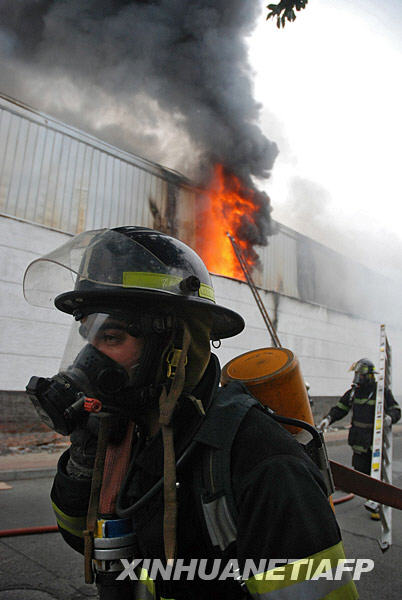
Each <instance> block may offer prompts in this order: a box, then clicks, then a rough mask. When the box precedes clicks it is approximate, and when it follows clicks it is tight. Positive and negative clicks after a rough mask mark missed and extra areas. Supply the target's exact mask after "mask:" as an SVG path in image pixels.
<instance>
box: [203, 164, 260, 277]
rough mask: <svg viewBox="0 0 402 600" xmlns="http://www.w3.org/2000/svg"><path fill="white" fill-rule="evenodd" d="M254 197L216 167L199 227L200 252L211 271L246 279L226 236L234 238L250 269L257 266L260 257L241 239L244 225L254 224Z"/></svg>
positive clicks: (232, 176) (206, 195)
mask: <svg viewBox="0 0 402 600" xmlns="http://www.w3.org/2000/svg"><path fill="white" fill-rule="evenodd" d="M253 194H254V192H253V190H250V189H248V188H246V187H245V186H244V185H243V183H242V182H241V180H240V179H239V178H238V177H236V176H235V175H233V174H231V173H228V172H227V171H226V170H225V168H224V167H223V165H220V164H218V165H215V168H214V174H213V177H212V179H211V184H210V186H209V189H208V190H207V193H206V194H205V197H204V198H203V201H204V206H203V208H202V209H201V210H200V212H199V218H198V220H197V227H196V233H197V250H198V252H199V254H200V255H201V257H202V259H203V261H204V262H205V264H206V266H207V269H208V271H211V272H212V273H217V274H219V275H226V276H228V277H234V278H236V279H242V280H244V279H245V277H244V274H243V271H242V268H241V266H240V264H239V261H238V259H237V257H236V255H235V253H234V250H233V247H232V244H231V242H230V240H229V238H228V236H227V235H226V232H228V233H230V234H231V235H232V236H233V238H234V239H235V241H236V242H237V244H238V246H239V247H240V249H241V250H242V252H243V255H244V257H245V258H246V261H247V263H248V264H249V266H250V267H252V266H253V264H255V261H256V258H257V255H256V253H255V252H254V250H253V248H252V246H251V244H250V242H248V241H247V240H245V239H244V238H242V237H239V233H240V231H241V228H244V224H245V223H247V222H249V223H253V222H254V218H253V217H254V214H255V212H256V210H257V207H256V205H255V204H254V203H253V201H252V199H253Z"/></svg>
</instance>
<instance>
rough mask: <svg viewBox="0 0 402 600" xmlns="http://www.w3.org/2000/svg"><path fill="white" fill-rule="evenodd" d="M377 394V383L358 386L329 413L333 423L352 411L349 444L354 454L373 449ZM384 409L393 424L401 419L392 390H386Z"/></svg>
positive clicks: (349, 391) (350, 390)
mask: <svg viewBox="0 0 402 600" xmlns="http://www.w3.org/2000/svg"><path fill="white" fill-rule="evenodd" d="M376 392H377V383H376V382H375V381H374V382H372V383H368V384H366V385H361V386H358V387H357V388H356V389H354V388H350V389H349V390H348V391H347V392H346V393H345V394H344V395H343V396H342V398H341V399H340V400H339V402H338V403H337V404H336V405H335V406H333V407H332V408H331V410H330V411H329V413H328V415H329V416H330V418H331V420H332V422H333V421H339V419H342V418H343V417H345V416H346V415H347V414H348V412H349V411H350V409H352V426H351V428H350V431H349V436H348V443H349V445H350V446H352V448H353V451H354V452H357V453H366V452H369V451H371V449H372V442H373V428H374V416H375V403H376ZM384 409H385V414H387V415H389V416H390V417H391V419H392V423H396V422H397V421H399V419H400V418H401V409H400V408H399V406H398V403H397V402H396V401H395V399H394V397H393V395H392V392H391V390H389V389H387V388H386V389H385V403H384Z"/></svg>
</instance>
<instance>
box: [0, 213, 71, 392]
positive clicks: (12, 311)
mask: <svg viewBox="0 0 402 600" xmlns="http://www.w3.org/2000/svg"><path fill="white" fill-rule="evenodd" d="M69 237H70V236H69V235H67V234H65V233H60V232H58V231H54V230H51V229H47V228H44V227H40V226H38V225H33V224H29V223H24V222H21V221H18V220H16V219H13V218H7V217H3V216H0V289H1V294H0V390H7V391H8V390H18V391H19V390H24V389H25V386H26V384H27V383H28V380H29V378H30V377H31V375H40V376H44V377H48V376H51V375H54V374H55V373H57V371H58V370H59V363H60V358H61V354H62V351H63V347H64V345H65V341H66V338H67V335H68V332H69V329H70V324H71V317H68V315H64V314H63V313H60V312H59V311H56V310H49V309H45V308H43V309H42V308H35V307H33V306H30V305H29V304H28V303H27V302H26V301H25V299H24V296H23V292H22V281H23V275H24V271H25V269H26V267H27V266H28V264H29V263H30V262H31V261H33V260H34V259H35V258H38V257H39V256H42V255H43V254H45V253H46V252H50V250H53V249H54V248H56V247H57V246H60V245H61V244H63V243H64V242H65V241H66V240H67V239H69Z"/></svg>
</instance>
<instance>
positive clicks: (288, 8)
mask: <svg viewBox="0 0 402 600" xmlns="http://www.w3.org/2000/svg"><path fill="white" fill-rule="evenodd" d="M307 3H308V0H281V2H279V3H278V4H268V6H267V8H268V10H269V11H270V12H269V13H268V15H267V20H268V19H275V17H276V26H277V27H279V28H280V27H285V23H286V21H294V20H295V19H296V13H295V9H296V10H297V11H299V10H302V9H303V8H306V5H307Z"/></svg>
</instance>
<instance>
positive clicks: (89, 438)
mask: <svg viewBox="0 0 402 600" xmlns="http://www.w3.org/2000/svg"><path fill="white" fill-rule="evenodd" d="M98 431H99V419H98V418H97V417H95V416H93V415H90V416H89V417H88V419H87V421H86V424H85V425H82V424H81V425H80V426H79V427H77V428H76V429H74V431H73V432H72V434H71V436H70V442H71V446H70V459H69V461H68V463H67V467H66V470H67V474H68V475H69V476H70V477H72V478H73V479H90V478H91V477H92V471H93V467H94V462H95V456H96V446H97V443H98Z"/></svg>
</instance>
